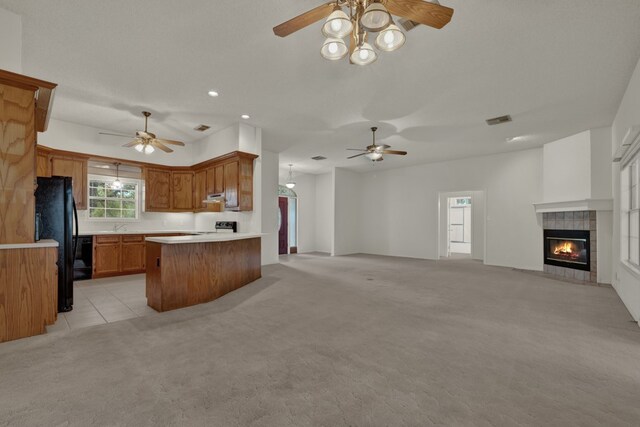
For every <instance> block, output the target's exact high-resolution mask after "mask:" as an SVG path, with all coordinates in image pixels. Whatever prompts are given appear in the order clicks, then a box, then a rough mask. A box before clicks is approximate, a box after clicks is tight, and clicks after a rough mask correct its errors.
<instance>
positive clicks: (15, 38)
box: [0, 9, 22, 73]
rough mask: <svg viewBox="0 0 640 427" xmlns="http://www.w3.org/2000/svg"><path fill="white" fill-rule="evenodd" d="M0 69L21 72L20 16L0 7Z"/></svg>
mask: <svg viewBox="0 0 640 427" xmlns="http://www.w3.org/2000/svg"><path fill="white" fill-rule="evenodd" d="M0 69H2V70H7V71H12V72H14V73H22V18H21V17H20V15H16V14H15V13H12V12H9V11H8V10H6V9H0Z"/></svg>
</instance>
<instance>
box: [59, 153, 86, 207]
mask: <svg viewBox="0 0 640 427" xmlns="http://www.w3.org/2000/svg"><path fill="white" fill-rule="evenodd" d="M87 163H88V159H87V158H86V157H80V156H52V157H51V176H70V177H71V185H72V186H73V199H74V200H75V202H76V208H77V209H78V210H86V209H87V197H88V195H87V187H88V186H87Z"/></svg>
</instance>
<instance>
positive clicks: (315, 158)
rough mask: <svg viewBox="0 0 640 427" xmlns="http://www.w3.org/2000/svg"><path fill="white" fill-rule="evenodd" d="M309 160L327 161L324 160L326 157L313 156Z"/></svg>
mask: <svg viewBox="0 0 640 427" xmlns="http://www.w3.org/2000/svg"><path fill="white" fill-rule="evenodd" d="M311 159H312V160H327V158H326V157H324V156H314V157H312V158H311Z"/></svg>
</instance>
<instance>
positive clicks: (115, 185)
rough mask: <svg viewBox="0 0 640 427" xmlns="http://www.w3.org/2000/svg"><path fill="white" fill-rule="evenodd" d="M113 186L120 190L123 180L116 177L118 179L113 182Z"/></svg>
mask: <svg viewBox="0 0 640 427" xmlns="http://www.w3.org/2000/svg"><path fill="white" fill-rule="evenodd" d="M111 188H113V189H114V190H120V189H121V188H122V181H120V179H119V178H116V180H115V181H113V182H112V183H111Z"/></svg>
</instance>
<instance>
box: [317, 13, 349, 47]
mask: <svg viewBox="0 0 640 427" xmlns="http://www.w3.org/2000/svg"><path fill="white" fill-rule="evenodd" d="M352 29H353V24H352V23H351V20H350V19H349V17H348V16H347V14H346V13H344V12H343V11H342V9H339V8H338V9H336V10H334V11H333V12H331V15H329V17H328V18H327V20H326V21H325V23H324V25H323V26H322V34H324V36H325V37H335V38H338V39H341V38H343V37H344V36H346V35H348V34H349V33H351V30H352Z"/></svg>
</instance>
